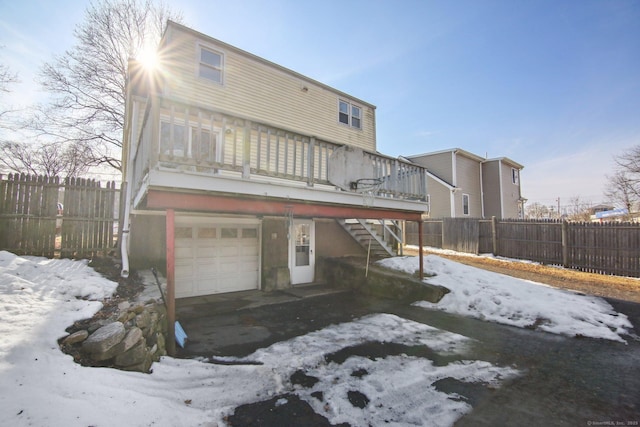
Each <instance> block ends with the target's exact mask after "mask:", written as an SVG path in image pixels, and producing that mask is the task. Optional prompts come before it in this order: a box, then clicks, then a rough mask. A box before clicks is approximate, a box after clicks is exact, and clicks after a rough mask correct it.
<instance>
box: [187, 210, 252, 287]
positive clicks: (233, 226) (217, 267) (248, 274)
mask: <svg viewBox="0 0 640 427" xmlns="http://www.w3.org/2000/svg"><path fill="white" fill-rule="evenodd" d="M187 221H188V223H187ZM259 228H260V225H259V223H257V222H253V223H232V222H210V220H209V222H207V221H206V220H203V219H200V220H196V219H194V218H188V219H184V220H183V219H177V220H176V226H175V260H176V271H175V274H176V297H177V298H184V297H192V296H199V295H211V294H219V293H224V292H236V291H245V290H250V289H258V284H259V273H260V271H259V270H260V268H259V266H260V262H259V236H260V233H259Z"/></svg>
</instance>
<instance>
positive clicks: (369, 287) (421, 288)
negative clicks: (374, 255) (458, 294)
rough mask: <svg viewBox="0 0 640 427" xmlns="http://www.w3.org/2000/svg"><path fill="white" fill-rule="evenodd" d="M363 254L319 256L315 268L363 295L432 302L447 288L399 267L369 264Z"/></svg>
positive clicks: (331, 280)
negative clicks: (396, 268)
mask: <svg viewBox="0 0 640 427" xmlns="http://www.w3.org/2000/svg"><path fill="white" fill-rule="evenodd" d="M366 264H367V263H366V258H358V257H344V258H321V259H319V262H318V268H319V270H321V273H322V275H323V277H324V280H325V281H326V282H327V283H334V284H336V285H337V286H342V287H347V288H350V289H354V290H356V291H358V292H360V293H363V294H365V295H374V296H378V297H383V298H392V299H398V300H402V301H408V302H413V301H420V300H424V301H429V302H433V303H436V302H438V301H440V300H441V299H442V297H443V296H445V295H446V294H448V293H449V292H450V291H449V289H447V288H445V287H442V286H438V285H432V284H429V283H425V282H423V281H421V280H420V279H418V278H417V277H414V276H411V275H409V274H406V273H402V272H399V271H393V270H388V269H385V268H381V267H378V266H377V265H369V268H368V269H367V265H366Z"/></svg>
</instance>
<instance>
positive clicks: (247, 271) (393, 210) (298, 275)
mask: <svg viewBox="0 0 640 427" xmlns="http://www.w3.org/2000/svg"><path fill="white" fill-rule="evenodd" d="M159 53H160V65H159V66H158V67H157V68H156V69H154V70H145V69H144V68H143V67H142V66H141V64H139V63H137V62H135V61H131V62H130V64H129V78H128V99H127V105H126V123H125V133H124V144H123V145H124V149H123V164H124V181H125V185H126V195H125V204H124V206H125V210H126V212H125V213H124V215H123V217H124V218H125V220H124V223H123V242H124V243H123V248H124V251H123V271H124V273H125V274H126V273H127V272H128V269H129V265H131V267H133V268H148V267H151V266H154V267H156V268H158V269H161V270H164V269H165V268H166V272H167V278H168V282H169V285H170V286H175V289H173V290H174V291H175V297H178V298H180V297H193V296H202V295H209V294H217V293H225V292H233V291H242V290H251V289H262V290H269V289H276V288H286V287H290V286H294V285H297V284H303V283H310V282H314V281H315V280H316V279H317V272H316V269H315V262H316V260H317V259H318V258H319V257H332V256H342V255H349V254H356V253H358V254H362V253H364V252H363V251H364V250H363V249H362V247H361V246H360V245H358V244H357V243H356V241H355V240H354V239H353V238H352V237H351V236H350V235H349V234H348V232H347V231H346V229H345V227H346V226H345V222H346V221H345V220H352V222H353V220H354V219H356V220H397V221H403V220H407V221H420V220H421V216H422V214H423V213H424V212H425V211H426V210H427V207H428V206H427V204H426V201H425V194H426V192H427V191H426V171H425V169H424V168H423V167H421V166H419V165H415V164H412V163H411V162H408V161H405V160H400V159H397V158H392V157H387V156H384V155H381V154H379V153H376V128H375V107H374V106H373V105H371V104H369V103H367V102H365V101H362V100H360V99H357V98H355V97H353V96H350V95H348V94H346V93H343V92H340V91H338V90H336V89H333V88H331V87H329V86H327V85H324V84H322V83H320V82H317V81H315V80H313V79H310V78H308V77H305V76H303V75H301V74H298V73H296V72H294V71H291V70H289V69H287V68H284V67H282V66H280V65H277V64H274V63H272V62H269V61H267V60H265V59H262V58H260V57H257V56H255V55H253V54H250V53H248V52H245V51H243V50H240V49H238V48H236V47H233V46H231V45H228V44H226V43H224V42H221V41H219V40H216V39H214V38H211V37H208V36H206V35H204V34H201V33H199V32H196V31H194V30H192V29H189V28H187V27H184V26H182V25H179V24H176V23H173V22H169V23H168V27H167V30H166V32H165V34H164V36H163V38H162V40H161V42H160V46H159ZM362 222H366V221H362ZM384 223H385V224H386V223H387V221H384ZM171 282H173V283H171Z"/></svg>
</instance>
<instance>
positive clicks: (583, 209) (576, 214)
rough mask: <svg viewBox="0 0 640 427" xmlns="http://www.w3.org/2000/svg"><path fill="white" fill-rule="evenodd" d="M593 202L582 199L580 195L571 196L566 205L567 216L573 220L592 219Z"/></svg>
mask: <svg viewBox="0 0 640 427" xmlns="http://www.w3.org/2000/svg"><path fill="white" fill-rule="evenodd" d="M591 208H592V204H591V203H589V202H584V201H582V200H580V196H575V197H571V198H570V199H569V205H568V206H567V207H566V212H567V218H568V219H569V220H571V221H590V220H591Z"/></svg>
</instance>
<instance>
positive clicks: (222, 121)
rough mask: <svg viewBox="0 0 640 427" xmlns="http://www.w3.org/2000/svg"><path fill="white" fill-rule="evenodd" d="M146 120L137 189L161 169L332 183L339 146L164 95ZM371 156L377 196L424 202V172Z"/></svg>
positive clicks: (140, 139) (150, 106) (140, 143)
mask: <svg viewBox="0 0 640 427" xmlns="http://www.w3.org/2000/svg"><path fill="white" fill-rule="evenodd" d="M141 117H143V118H142V119H141V120H142V121H143V124H142V128H141V129H142V130H141V132H140V135H139V137H138V143H137V144H136V145H135V150H136V155H135V158H134V163H135V165H134V174H135V179H134V182H136V187H137V188H139V186H140V185H141V183H142V179H143V177H144V176H145V175H146V173H147V172H148V170H149V168H153V167H156V166H161V167H164V168H169V169H177V170H182V171H192V172H194V173H199V174H208V175H211V176H212V177H217V176H221V175H224V176H229V175H236V176H239V177H242V178H245V179H251V178H254V177H258V176H259V177H263V178H267V179H275V180H285V181H296V182H298V183H306V185H307V186H310V187H312V186H315V185H332V184H331V182H330V177H329V169H330V162H331V155H332V154H333V153H334V152H335V151H336V150H337V149H339V148H340V147H341V145H340V144H336V143H333V142H329V141H323V140H320V139H317V138H315V137H313V136H308V135H302V134H300V133H296V132H293V131H289V130H286V129H281V128H276V127H273V126H270V125H267V124H264V123H257V122H254V121H250V120H248V119H243V118H239V117H235V116H232V115H229V114H226V113H223V112H220V111H215V110H212V109H205V108H201V107H194V106H189V105H186V104H182V103H179V102H175V101H171V100H168V99H166V98H160V97H155V98H150V100H149V102H148V103H147V106H146V111H145V113H144V115H141ZM366 157H367V158H368V159H369V161H370V164H371V175H370V176H372V177H373V178H371V181H372V183H373V184H374V185H371V188H372V192H373V193H375V194H374V195H375V196H378V197H397V198H402V199H415V200H425V198H426V174H425V171H426V170H425V169H424V168H423V167H421V166H418V165H414V164H412V163H409V162H406V161H402V160H399V159H396V158H392V157H387V156H383V155H380V154H377V153H370V152H367V153H366ZM353 191H359V189H357V188H354V189H353Z"/></svg>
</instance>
